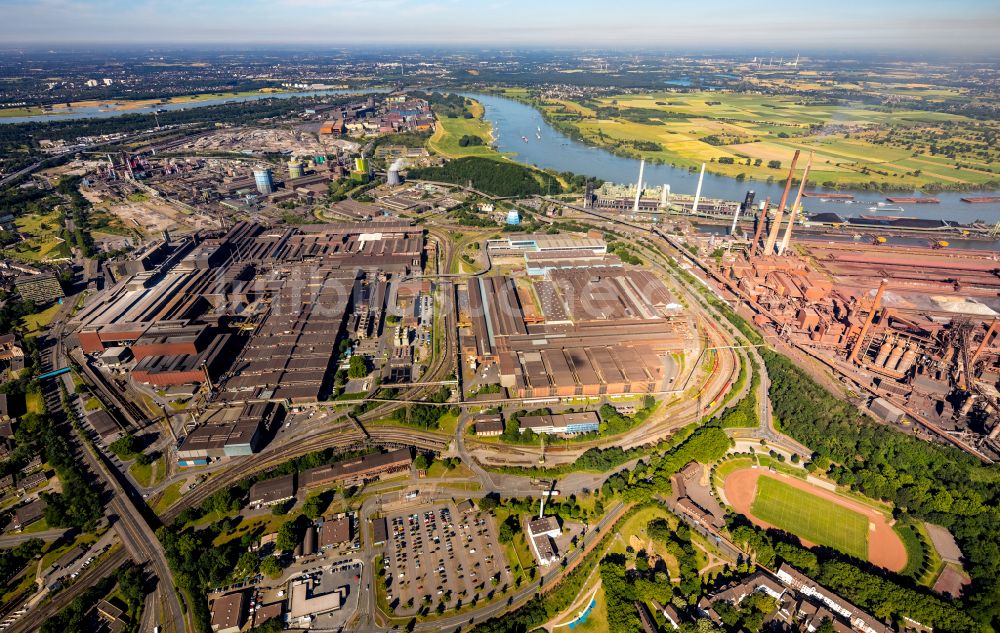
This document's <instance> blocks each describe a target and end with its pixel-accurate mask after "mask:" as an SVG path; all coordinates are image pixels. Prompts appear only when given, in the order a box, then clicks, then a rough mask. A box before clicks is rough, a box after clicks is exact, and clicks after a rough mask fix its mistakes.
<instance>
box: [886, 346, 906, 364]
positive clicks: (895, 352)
mask: <svg viewBox="0 0 1000 633" xmlns="http://www.w3.org/2000/svg"><path fill="white" fill-rule="evenodd" d="M902 355H903V344H902V343H897V344H896V345H895V347H893V348H892V351H891V352H889V359H888V360H887V361H885V365H883V367H885V368H886V369H893V368H895V367H896V363H898V362H899V359H900V357H901V356H902Z"/></svg>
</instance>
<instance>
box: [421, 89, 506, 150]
mask: <svg viewBox="0 0 1000 633" xmlns="http://www.w3.org/2000/svg"><path fill="white" fill-rule="evenodd" d="M469 109H470V110H471V111H472V115H473V118H471V119H464V118H461V117H456V118H454V119H450V118H448V117H446V116H441V115H438V123H437V126H436V127H435V128H434V135H433V136H431V138H430V139H429V140H428V141H427V147H428V149H430V150H431V151H433V152H435V153H437V154H441V155H442V156H447V157H448V158H462V157H464V156H482V157H484V158H496V159H500V158H501V155H500V153H499V152H497V151H496V150H494V149H493V148H492V147H490V146H489V142H490V139H491V136H490V124H489V123H488V122H487V121H486V120H485V119H483V106H482V105H481V104H480V103H479V102H478V101H473V102H472V106H470V108H469ZM463 136H478V137H479V138H481V139H483V143H484V144H483V145H469V146H466V147H462V146H461V145H459V144H458V141H459V140H460V139H461V138H462V137H463Z"/></svg>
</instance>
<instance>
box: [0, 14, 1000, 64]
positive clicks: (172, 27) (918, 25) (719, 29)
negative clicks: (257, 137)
mask: <svg viewBox="0 0 1000 633" xmlns="http://www.w3.org/2000/svg"><path fill="white" fill-rule="evenodd" d="M0 12H2V13H0V15H3V18H4V19H3V20H2V21H0V41H2V42H3V43H4V44H6V45H7V46H19V45H20V46H25V45H32V44H35V45H53V44H60V43H64V44H105V45H114V44H119V45H134V44H150V45H156V44H161V45H162V44H178V45H212V44H270V45H281V44H285V45H293V44H316V45H328V46H338V45H358V44H373V45H442V46H483V47H497V46H556V47H605V48H615V47H620V48H635V47H650V48H657V49H678V48H691V49H713V50H739V51H752V50H755V49H756V50H762V51H771V50H791V49H801V50H803V51H807V50H821V49H836V50H859V51H879V50H887V51H909V52H914V51H923V52H941V53H950V54H955V53H959V54H969V55H982V54H986V55H993V54H997V53H1000V3H997V2H996V1H995V0H961V1H959V2H952V3H944V2H940V1H939V0H933V1H932V0H878V1H875V2H872V1H871V0H867V1H862V0H842V1H841V2H802V1H801V0H798V1H794V2H793V1H792V0H771V1H767V2H763V3H755V4H751V3H746V2H737V1H735V0H706V1H703V2H689V3H674V2H664V1H662V0H661V1H657V0H627V1H626V2H618V3H607V2H597V1H596V0H575V1H574V0H549V1H546V2H538V1H531V2H529V1H526V0H485V1H484V2H468V1H463V0H209V1H206V0H170V1H166V0H0ZM0 46H3V45H0Z"/></svg>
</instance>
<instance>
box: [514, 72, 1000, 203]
mask: <svg viewBox="0 0 1000 633" xmlns="http://www.w3.org/2000/svg"><path fill="white" fill-rule="evenodd" d="M917 90H918V89H917V88H914V94H925V95H929V96H928V98H930V96H933V97H935V98H937V97H940V98H947V96H948V95H947V94H938V93H935V92H930V93H928V92H926V91H925V92H924V93H918V92H917ZM522 100H527V101H529V102H530V103H532V105H535V106H536V107H538V108H540V109H541V110H542V111H543V113H544V114H545V115H546V118H547V119H548V120H549V121H550V122H551V123H553V124H554V125H555V126H556V127H558V128H560V129H563V131H566V132H568V133H570V134H573V135H574V136H578V137H580V138H581V140H583V141H585V142H588V143H591V144H594V145H598V146H602V147H606V148H608V149H610V150H612V151H614V152H615V153H618V154H622V155H628V156H634V157H640V156H641V157H644V158H646V159H647V160H652V161H656V162H662V163H668V164H671V165H675V166H678V167H688V168H697V167H699V166H700V164H701V163H702V162H705V163H707V164H708V167H707V169H708V171H711V172H713V173H717V174H722V175H726V176H732V177H739V176H741V175H742V177H744V178H752V179H757V180H768V179H774V180H781V179H783V178H784V176H785V174H786V172H787V169H788V166H789V164H790V162H791V159H792V155H793V154H794V152H795V151H796V150H800V151H801V152H802V153H803V157H802V158H800V161H799V168H800V169H801V168H802V167H804V164H805V157H806V156H807V155H808V154H810V153H812V154H814V160H813V167H812V174H811V176H810V181H811V182H813V183H815V184H817V185H826V186H831V187H834V186H837V187H848V188H864V189H867V188H881V189H887V190H891V189H913V188H925V189H929V190H933V189H938V188H943V189H969V188H975V187H977V186H982V185H986V184H987V183H990V182H1000V168H998V167H997V166H996V165H997V163H998V161H1000V151H998V150H997V148H996V144H995V142H994V139H995V137H996V135H997V134H998V133H1000V124H998V123H997V122H995V121H980V120H974V119H970V118H967V117H965V116H961V115H956V114H949V113H944V112H934V111H926V110H917V109H905V108H904V107H903V106H898V107H894V108H891V109H890V108H883V107H876V106H867V105H864V104H861V103H857V104H852V103H848V102H845V101H841V100H832V99H823V98H817V97H805V96H801V95H795V94H781V95H762V94H737V93H728V92H685V93H673V92H657V93H645V94H623V95H608V96H602V97H594V98H587V99H578V100H575V101H571V100H567V99H564V98H560V99H552V100H548V99H544V98H542V99H522Z"/></svg>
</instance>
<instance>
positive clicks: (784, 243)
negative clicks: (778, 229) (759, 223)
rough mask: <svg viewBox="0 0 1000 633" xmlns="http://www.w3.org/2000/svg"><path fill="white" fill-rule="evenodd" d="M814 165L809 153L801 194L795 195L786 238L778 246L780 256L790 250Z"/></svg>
mask: <svg viewBox="0 0 1000 633" xmlns="http://www.w3.org/2000/svg"><path fill="white" fill-rule="evenodd" d="M812 164H813V154H812V152H809V162H807V163H806V169H805V171H803V172H802V182H800V183H799V192H798V193H797V194H796V195H795V202H794V203H793V204H792V210H791V212H790V214H789V216H788V226H786V227H785V236H784V237H783V238H781V244H780V245H779V246H778V255H783V254H784V253H785V249H786V248H788V243H789V242H790V241H791V239H792V225H793V224H795V216H796V214H798V213H799V212H801V211H802V209H801V206H802V205H801V204H800V202H801V201H802V191H803V190H804V189H805V188H806V181H807V180H809V170H810V169H812Z"/></svg>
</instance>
